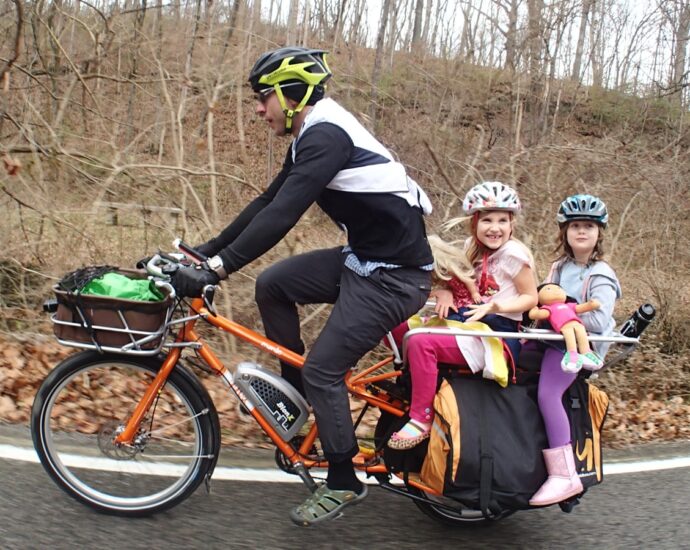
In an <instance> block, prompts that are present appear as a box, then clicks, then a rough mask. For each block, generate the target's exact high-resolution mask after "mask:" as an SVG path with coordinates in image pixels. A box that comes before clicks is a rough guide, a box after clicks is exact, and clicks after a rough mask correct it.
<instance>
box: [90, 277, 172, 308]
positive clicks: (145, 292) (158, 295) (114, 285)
mask: <svg viewBox="0 0 690 550" xmlns="http://www.w3.org/2000/svg"><path fill="white" fill-rule="evenodd" d="M80 294H82V295H84V294H87V295H92V296H109V297H111V298H122V299H125V300H137V301H139V302H160V301H161V300H163V299H165V296H164V295H163V293H162V292H160V291H159V290H158V289H157V288H156V287H155V286H154V285H153V284H152V281H149V280H148V279H130V278H129V277H126V276H125V275H120V274H119V273H106V274H105V275H103V276H102V277H97V278H96V279H93V280H92V281H90V282H89V283H88V284H87V285H86V286H85V287H84V288H83V289H82V290H81V292H80Z"/></svg>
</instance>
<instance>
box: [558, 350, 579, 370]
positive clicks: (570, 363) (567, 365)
mask: <svg viewBox="0 0 690 550" xmlns="http://www.w3.org/2000/svg"><path fill="white" fill-rule="evenodd" d="M582 363H583V355H582V354H581V353H577V352H574V351H566V352H565V355H564V356H563V359H562V361H561V369H563V372H567V373H570V374H577V373H578V372H580V369H582Z"/></svg>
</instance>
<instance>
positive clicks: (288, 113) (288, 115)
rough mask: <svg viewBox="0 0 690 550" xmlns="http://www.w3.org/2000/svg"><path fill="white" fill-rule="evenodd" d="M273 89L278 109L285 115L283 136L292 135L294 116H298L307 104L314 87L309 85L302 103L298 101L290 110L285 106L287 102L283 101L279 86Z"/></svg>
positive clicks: (283, 97)
mask: <svg viewBox="0 0 690 550" xmlns="http://www.w3.org/2000/svg"><path fill="white" fill-rule="evenodd" d="M273 88H274V89H275V91H276V96H278V102H279V103H280V108H281V109H282V110H283V113H284V114H285V134H286V135H287V134H290V133H292V119H293V118H294V116H295V115H296V114H298V113H299V112H301V111H302V109H304V107H305V105H306V104H307V101H309V98H310V97H311V94H312V92H313V91H314V86H313V85H312V84H309V86H308V88H307V93H305V94H304V97H303V98H302V101H300V102H299V104H298V105H297V106H296V107H295V108H294V109H290V108H289V107H288V106H287V102H286V101H285V96H284V95H283V90H282V89H281V88H280V84H275V85H274V86H273Z"/></svg>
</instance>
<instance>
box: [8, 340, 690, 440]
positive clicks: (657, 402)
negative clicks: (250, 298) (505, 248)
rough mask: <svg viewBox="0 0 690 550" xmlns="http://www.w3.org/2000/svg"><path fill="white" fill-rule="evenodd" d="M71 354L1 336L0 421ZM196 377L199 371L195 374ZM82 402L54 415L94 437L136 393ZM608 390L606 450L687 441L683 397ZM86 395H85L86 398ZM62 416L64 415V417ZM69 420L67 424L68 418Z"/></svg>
mask: <svg viewBox="0 0 690 550" xmlns="http://www.w3.org/2000/svg"><path fill="white" fill-rule="evenodd" d="M73 352H74V350H71V349H68V348H65V347H63V346H60V345H59V344H57V342H55V341H53V340H52V338H49V337H32V338H31V339H28V338H14V337H12V338H10V337H7V336H3V335H0V420H2V421H6V422H10V423H27V422H28V421H29V418H30V415H31V405H32V403H33V399H34V395H35V394H36V391H37V390H38V387H39V386H40V384H41V382H42V381H43V379H44V378H45V377H46V376H47V374H48V373H49V372H50V370H51V369H52V368H53V367H54V366H55V365H56V364H57V363H58V362H60V361H61V360H62V359H64V358H65V357H66V356H68V355H70V354H71V353H73ZM196 372H197V373H198V371H196ZM199 376H200V378H201V380H202V382H203V383H204V385H205V386H206V387H207V389H208V391H209V393H210V395H211V397H212V399H213V401H214V403H215V404H216V408H217V409H218V413H219V416H220V421H221V430H222V434H223V436H222V437H223V443H224V444H225V445H240V446H245V447H271V443H270V441H269V440H268V439H267V438H266V436H264V435H263V433H262V432H261V431H260V430H259V429H258V427H257V425H256V423H255V422H254V421H253V420H252V419H251V418H249V417H247V416H244V415H241V414H239V412H238V407H237V401H236V400H235V398H234V396H232V395H230V393H229V390H228V389H227V388H226V387H225V386H224V385H223V384H222V383H221V382H220V381H219V380H218V379H217V377H215V376H208V375H205V374H204V373H199ZM135 382H136V381H135ZM82 384H83V388H84V398H83V399H81V400H77V401H74V402H62V403H60V404H59V405H58V407H61V408H64V411H62V412H61V413H60V414H59V415H58V416H60V417H61V418H64V419H65V422H77V424H78V425H79V426H80V427H81V429H82V431H84V432H85V433H95V432H96V431H97V430H98V427H97V426H95V425H93V423H92V422H91V418H92V417H91V414H90V413H91V412H92V411H90V408H91V407H94V406H98V403H99V399H98V397H99V395H98V394H97V393H96V394H94V392H107V395H103V396H102V397H103V400H102V401H105V398H106V397H108V396H109V395H111V394H122V395H125V394H127V395H129V394H131V392H132V391H133V390H134V391H139V389H138V388H132V387H130V386H131V385H132V381H130V382H129V385H127V384H125V383H124V381H123V383H122V384H121V385H118V384H117V383H116V382H113V383H112V384H108V385H107V387H100V388H91V387H90V385H89V380H88V379H87V378H85V379H84V380H82ZM608 386H609V387H607V388H606V391H607V393H608V394H609V397H610V404H609V410H608V415H607V418H606V422H605V423H604V431H603V436H602V439H603V441H604V445H605V446H607V447H620V446H626V445H630V444H634V443H643V442H650V441H663V440H673V439H690V404H687V403H686V402H685V401H684V400H683V398H682V397H680V396H673V397H670V398H661V397H660V396H658V395H656V394H654V393H648V394H646V395H643V396H642V397H630V396H629V394H626V393H625V392H621V394H622V395H625V396H626V398H625V399H623V398H622V397H621V396H620V395H618V394H616V392H615V391H614V389H612V386H613V384H608ZM87 396H88V397H87ZM361 407H362V404H361V403H360V402H353V417H354V416H356V414H357V413H358V412H359V410H360V409H361ZM63 412H64V416H63ZM101 412H102V411H101ZM68 419H70V420H68ZM363 425H364V429H363V430H362V431H363V432H365V431H368V432H369V433H373V429H374V427H375V425H376V415H375V414H373V413H367V415H366V416H365V418H364V422H363Z"/></svg>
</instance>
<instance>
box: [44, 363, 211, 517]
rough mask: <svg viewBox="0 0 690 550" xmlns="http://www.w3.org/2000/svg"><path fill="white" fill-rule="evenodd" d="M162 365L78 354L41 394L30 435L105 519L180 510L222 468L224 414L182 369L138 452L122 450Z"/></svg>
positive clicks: (145, 426)
mask: <svg viewBox="0 0 690 550" xmlns="http://www.w3.org/2000/svg"><path fill="white" fill-rule="evenodd" d="M160 365H161V361H160V359H157V358H132V357H128V356H125V355H116V354H99V353H96V352H90V351H88V352H81V353H77V354H76V355H73V356H71V357H69V358H67V359H66V360H65V361H63V362H62V363H60V364H59V365H58V366H57V367H56V368H55V369H54V370H53V371H52V372H51V373H50V374H49V376H48V377H47V378H46V380H45V381H44V382H43V384H42V385H41V387H40V389H39V391H38V394H37V395H36V399H35V400H34V405H33V409H32V416H31V430H32V436H33V441H34V447H35V449H36V452H37V453H38V456H39V458H40V460H41V463H42V464H43V467H44V468H45V469H46V471H47V472H48V473H49V474H50V476H51V477H52V478H53V480H54V481H55V482H56V483H57V484H58V485H59V486H60V487H61V488H62V489H64V490H65V491H66V492H67V493H69V494H70V495H71V496H73V497H74V498H76V499H77V500H79V501H81V502H83V503H85V504H87V505H89V506H91V507H93V508H95V509H96V510H98V511H100V512H106V513H111V514H116V515H123V516H139V515H148V514H152V513H154V512H159V511H161V510H165V509H167V508H170V507H172V506H175V505H176V504H178V503H179V502H181V501H182V500H184V499H185V498H187V497H188V496H189V495H190V494H191V493H192V492H193V491H194V490H195V489H196V488H197V487H198V486H199V484H200V483H201V482H202V481H203V480H204V477H205V476H206V475H207V474H210V472H211V471H212V468H213V466H214V465H215V462H216V458H217V456H218V451H219V447H220V433H219V428H218V415H217V412H216V410H215V407H214V406H213V403H212V402H211V400H210V397H209V396H208V393H207V392H206V391H205V390H204V389H203V386H202V385H201V384H200V383H199V382H198V379H196V377H194V376H193V375H192V374H191V373H189V372H188V371H186V370H185V369H183V368H182V367H180V366H176V367H175V369H174V370H173V372H172V373H171V374H170V376H169V378H168V380H167V381H166V383H165V385H164V386H163V388H162V390H161V391H160V393H159V395H158V396H157V397H156V399H155V401H154V404H153V405H152V406H151V408H150V410H149V411H148V413H147V416H146V417H145V419H144V420H143V421H142V423H141V425H140V427H139V430H138V432H137V433H136V435H135V437H134V439H133V441H132V442H131V444H127V445H122V444H116V443H115V441H114V439H115V436H116V435H117V434H118V433H120V432H121V431H122V430H123V429H124V426H125V424H126V422H127V420H128V419H129V417H130V415H131V413H132V412H133V411H134V408H135V407H136V405H137V403H138V401H139V399H141V397H142V396H143V394H144V392H145V390H146V388H147V387H148V386H149V384H150V383H151V381H152V380H153V378H154V377H155V375H156V373H157V372H158V370H159V368H160Z"/></svg>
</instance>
